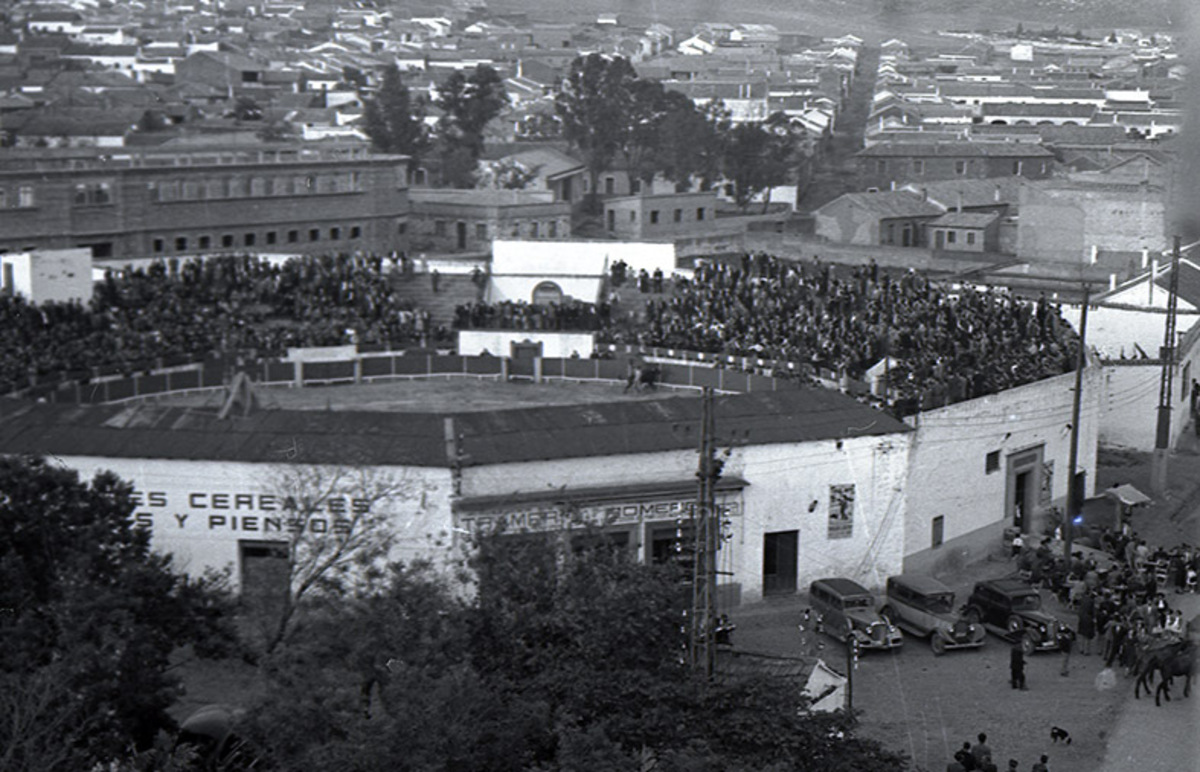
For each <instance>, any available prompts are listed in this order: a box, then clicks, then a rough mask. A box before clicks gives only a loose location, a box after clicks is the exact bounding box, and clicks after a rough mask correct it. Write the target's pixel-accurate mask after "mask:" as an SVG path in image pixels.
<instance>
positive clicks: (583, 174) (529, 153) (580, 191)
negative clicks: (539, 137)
mask: <svg viewBox="0 0 1200 772" xmlns="http://www.w3.org/2000/svg"><path fill="white" fill-rule="evenodd" d="M499 161H500V162H503V163H509V164H516V165H518V166H520V167H522V168H524V169H527V170H529V171H530V172H532V173H533V179H532V180H531V181H530V182H529V184H527V185H526V186H525V189H526V190H544V191H550V192H551V193H553V196H554V200H555V201H567V202H569V203H571V204H576V203H578V202H580V201H582V200H583V197H584V196H585V195H587V192H588V190H587V186H588V182H587V179H588V176H587V167H586V166H585V165H584V163H583V162H582V161H580V160H579V159H578V158H575V157H574V156H571V155H568V154H567V153H565V152H563V151H561V150H558V149H556V148H553V147H534V148H531V149H529V150H522V151H520V152H518V153H513V154H511V155H507V156H504V157H503V158H501V159H499Z"/></svg>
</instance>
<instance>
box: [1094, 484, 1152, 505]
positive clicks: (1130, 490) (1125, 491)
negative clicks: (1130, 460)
mask: <svg viewBox="0 0 1200 772" xmlns="http://www.w3.org/2000/svg"><path fill="white" fill-rule="evenodd" d="M1104 495H1105V496H1107V497H1108V498H1110V499H1113V500H1115V501H1119V502H1120V503H1122V504H1124V505H1125V506H1127V507H1133V506H1137V505H1138V504H1150V503H1152V502H1153V501H1154V499H1152V498H1150V497H1149V496H1147V495H1146V494H1144V493H1142V492H1141V491H1139V490H1138V489H1137V488H1135V487H1133V486H1132V485H1130V484H1129V483H1124V484H1122V485H1114V486H1113V487H1111V488H1109V489H1108V490H1106V491H1105V492H1104Z"/></svg>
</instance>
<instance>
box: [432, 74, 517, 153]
mask: <svg viewBox="0 0 1200 772" xmlns="http://www.w3.org/2000/svg"><path fill="white" fill-rule="evenodd" d="M507 103H508V99H507V97H506V95H505V93H504V81H503V80H502V79H501V77H500V73H498V72H496V71H495V70H494V69H493V68H491V67H489V66H488V65H486V64H480V65H477V66H476V67H475V69H474V70H473V71H472V72H471V75H470V77H467V76H464V75H463V74H462V73H461V72H459V71H455V72H453V73H451V75H450V77H449V78H447V79H446V82H445V83H444V84H442V86H441V88H439V89H438V106H439V107H441V108H442V109H443V110H444V111H445V117H444V118H443V119H442V126H441V131H442V134H443V136H444V137H447V138H450V139H451V141H452V142H453V143H454V144H458V145H462V146H465V147H467V148H469V149H470V150H471V151H472V152H473V153H474V155H475V157H476V158H478V157H479V156H480V154H481V153H482V152H483V131H484V129H485V128H486V127H487V125H488V123H490V122H491V121H492V119H494V118H495V117H496V116H498V115H499V114H500V111H501V110H503V109H504V106H505V105H506V104H507Z"/></svg>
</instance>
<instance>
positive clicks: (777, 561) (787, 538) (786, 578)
mask: <svg viewBox="0 0 1200 772" xmlns="http://www.w3.org/2000/svg"><path fill="white" fill-rule="evenodd" d="M799 551H800V532H799V531H778V532H776V533H766V534H763V595H781V594H784V593H790V592H795V591H796V565H797V560H796V559H797V556H798V554H799Z"/></svg>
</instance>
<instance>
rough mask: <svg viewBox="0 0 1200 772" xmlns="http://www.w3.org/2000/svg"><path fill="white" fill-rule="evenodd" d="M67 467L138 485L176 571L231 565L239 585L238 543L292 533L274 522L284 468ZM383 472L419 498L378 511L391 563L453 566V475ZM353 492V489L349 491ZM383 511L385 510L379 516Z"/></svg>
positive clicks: (141, 518)
mask: <svg viewBox="0 0 1200 772" xmlns="http://www.w3.org/2000/svg"><path fill="white" fill-rule="evenodd" d="M61 460H62V461H63V463H65V464H66V465H67V466H69V467H71V468H73V469H76V470H78V471H79V473H80V475H81V476H82V477H83V478H84V479H85V480H91V478H92V477H93V476H94V475H95V474H96V473H97V472H98V471H102V470H110V471H112V472H115V473H116V474H117V476H119V477H120V478H121V479H123V480H126V481H127V482H130V483H132V484H133V485H134V487H135V488H136V490H137V492H138V494H139V505H138V506H137V508H136V509H135V510H134V517H135V520H136V521H137V522H138V523H140V524H143V525H148V526H149V527H150V528H151V529H152V531H151V542H150V543H151V546H152V547H153V548H154V549H155V550H157V551H159V552H162V553H171V554H172V555H173V556H174V559H175V564H176V566H177V567H179V568H180V569H182V570H184V571H187V572H188V573H189V574H191V575H196V576H198V575H200V574H203V573H204V571H205V570H206V569H209V568H214V569H218V570H219V569H223V568H225V567H226V566H230V567H232V568H233V572H234V573H233V579H234V582H235V586H239V585H240V581H241V576H240V574H239V570H240V569H239V566H238V541H239V540H243V539H245V540H256V541H273V540H279V541H285V540H286V534H283V533H281V532H280V530H279V528H278V526H276V525H275V524H274V521H273V520H271V521H270V522H268V521H269V520H270V519H271V518H278V517H280V516H282V515H283V512H281V507H280V505H279V502H278V501H277V499H278V498H279V494H280V492H281V487H282V486H281V483H280V479H281V476H282V474H283V473H282V471H281V465H275V464H251V463H238V462H218V461H167V460H146V459H117V458H113V459H103V458H95V457H71V456H67V457H63V458H62V459H61ZM377 470H378V476H379V477H378V479H380V480H383V479H387V480H388V481H389V482H398V483H399V484H400V485H402V486H408V487H410V488H411V490H412V498H410V499H408V500H391V501H388V502H381V503H379V504H376V505H374V509H375V511H385V512H388V513H390V515H391V519H392V523H393V527H394V533H395V535H396V536H397V543H396V546H395V548H394V550H393V552H392V558H393V559H396V560H406V561H408V560H412V559H414V558H418V557H426V558H430V559H433V560H434V561H435V562H436V561H441V560H448V559H450V557H451V553H450V552H449V551H448V550H447V549H445V547H441V546H439V544H447V545H448V544H450V543H451V542H452V540H453V535H452V533H451V531H450V528H451V522H450V505H449V491H450V472H449V470H446V469H435V468H424V467H378V468H377ZM353 488H354V486H352V485H348V491H352V490H353ZM352 495H353V494H352V493H348V496H352ZM264 496H267V497H268V498H266V499H264V498H263V497H264ZM271 496H274V497H275V500H272V499H271V498H269V497H271ZM343 506H345V504H344V503H343ZM381 506H382V507H386V509H383V510H380V507H381ZM338 516H339V515H338V513H337V512H330V513H329V514H328V518H322V519H325V520H326V521H327V523H326V524H327V525H329V526H330V527H332V525H333V520H334V519H335V518H337V517H338Z"/></svg>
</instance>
